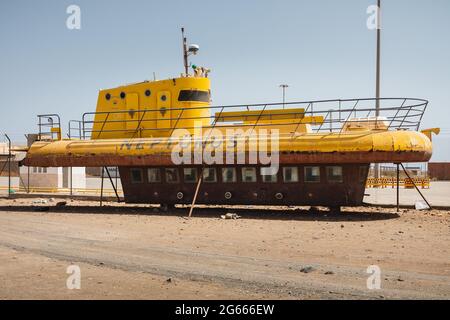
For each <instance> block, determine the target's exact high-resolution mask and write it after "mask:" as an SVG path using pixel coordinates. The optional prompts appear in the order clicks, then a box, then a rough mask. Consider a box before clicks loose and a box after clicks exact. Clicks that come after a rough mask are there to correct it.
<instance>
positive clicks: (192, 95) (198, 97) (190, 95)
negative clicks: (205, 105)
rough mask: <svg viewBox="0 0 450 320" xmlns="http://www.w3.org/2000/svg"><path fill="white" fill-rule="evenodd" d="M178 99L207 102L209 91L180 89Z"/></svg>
mask: <svg viewBox="0 0 450 320" xmlns="http://www.w3.org/2000/svg"><path fill="white" fill-rule="evenodd" d="M178 101H200V102H209V92H208V91H200V90H181V91H180V94H179V95H178Z"/></svg>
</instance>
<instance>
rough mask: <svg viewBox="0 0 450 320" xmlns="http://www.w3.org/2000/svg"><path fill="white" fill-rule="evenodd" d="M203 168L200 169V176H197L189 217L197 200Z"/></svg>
mask: <svg viewBox="0 0 450 320" xmlns="http://www.w3.org/2000/svg"><path fill="white" fill-rule="evenodd" d="M203 170H204V169H203V168H202V170H201V171H200V177H199V178H198V182H197V187H196V188H195V194H194V198H193V199H192V203H191V208H190V209H189V218H190V217H191V216H192V211H194V206H195V202H196V201H197V196H198V191H199V190H200V185H201V184H202V181H203Z"/></svg>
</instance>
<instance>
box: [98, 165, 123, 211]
mask: <svg viewBox="0 0 450 320" xmlns="http://www.w3.org/2000/svg"><path fill="white" fill-rule="evenodd" d="M104 168H105V171H106V174H107V175H108V178H109V182H111V185H112V187H113V189H114V193H115V194H116V197H117V202H118V203H120V197H119V194H118V193H117V188H116V187H117V186H116V185H114V182H113V180H112V178H111V174H110V173H109V170H108V167H104ZM102 177H103V173H102Z"/></svg>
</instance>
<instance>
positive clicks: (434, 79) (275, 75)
mask: <svg viewBox="0 0 450 320" xmlns="http://www.w3.org/2000/svg"><path fill="white" fill-rule="evenodd" d="M375 2H376V1H375V0H339V1H337V0H303V1H302V0H292V1H283V0H277V1H275V0H246V1H243V0H240V1H237V0H226V1H225V0H222V1H215V0H202V1H196V0H192V1H174V0H172V1H151V0H146V1H138V0H109V1H106V0H78V1H75V0H70V1H65V0H61V1H57V0H40V1H37V0H33V1H32V0H29V1H24V0H15V1H12V0H9V1H6V0H2V1H1V2H0V40H1V47H0V48H1V50H0V93H1V97H2V99H1V105H0V108H1V114H0V132H6V133H9V134H10V135H11V136H12V137H13V139H14V140H15V141H20V140H23V134H24V133H29V132H35V131H36V129H37V127H36V122H37V118H36V114H38V113H59V114H60V115H61V117H62V119H63V122H64V124H66V123H67V122H68V120H70V119H80V117H81V114H82V113H83V112H86V111H94V110H95V104H96V99H97V92H98V90H99V89H101V88H108V87H113V86H117V85H121V84H124V83H130V82H137V81H141V80H145V79H152V78H153V72H155V73H156V75H157V77H158V78H159V79H163V78H169V77H175V76H178V75H179V74H180V72H182V70H183V64H182V56H181V43H180V42H181V35H180V27H181V26H184V27H185V28H186V29H187V35H188V38H189V40H190V42H191V43H196V44H199V45H200V53H199V55H197V56H196V57H194V58H193V59H192V62H193V63H195V64H198V65H202V66H208V67H210V68H211V69H212V73H211V75H210V78H211V80H212V97H213V104H239V103H256V102H273V101H279V100H280V99H281V89H280V88H279V87H278V86H279V84H281V83H287V84H289V85H290V87H289V88H288V90H287V99H288V100H292V101H298V100H309V99H327V98H353V97H373V96H374V87H375V84H374V83H375V36H376V34H375V31H371V30H368V29H367V27H366V20H367V17H368V14H367V13H366V10H367V7H368V6H369V5H371V4H375ZM71 4H76V5H78V6H79V7H80V8H81V30H69V29H68V28H67V27H66V19H67V17H68V14H67V13H66V8H67V7H68V6H69V5H71ZM382 22H383V30H382V33H383V34H382V40H383V45H382V96H384V97H417V98H425V99H428V100H430V105H429V109H428V112H427V113H426V115H425V117H424V120H423V126H422V127H424V128H425V127H441V128H442V129H443V133H442V134H441V136H439V137H438V138H436V139H435V140H434V142H435V154H434V156H433V160H435V161H438V160H446V161H450V116H449V115H450V1H449V0H432V1H425V0H383V19H382Z"/></svg>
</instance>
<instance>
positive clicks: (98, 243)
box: [0, 199, 450, 299]
mask: <svg viewBox="0 0 450 320" xmlns="http://www.w3.org/2000/svg"><path fill="white" fill-rule="evenodd" d="M31 201H32V200H30V199H17V200H14V201H13V200H0V298H1V299H13V298H19V299H22V298H43V299H55V298H56V299H71V298H79V299H95V298H97V299H110V298H119V299H121V298H124V299H128V298H137V299H147V298H149V299H168V298H170V299H200V298H201V299H231V298H235V299H267V298H274V299H279V298H282V299H316V298H317V299H343V298H350V299H391V298H394V299H396V298H408V299H410V298H412V299H418V298H425V299H433V298H444V299H449V298H450V245H449V243H450V212H445V211H431V212H419V211H412V210H408V211H403V212H401V213H400V214H399V215H397V214H396V213H395V212H394V211H393V210H388V209H381V208H365V207H364V208H363V207H361V208H353V209H348V211H345V212H343V213H342V214H341V215H339V216H337V215H329V214H327V213H326V212H325V211H320V212H315V213H312V212H308V211H305V210H299V209H297V210H293V209H286V210H285V211H267V210H255V209H246V210H230V209H228V210H224V209H214V210H213V209H198V210H196V211H195V212H194V214H195V217H194V218H191V219H186V218H184V217H183V215H186V210H185V209H175V210H173V211H171V212H168V213H161V212H158V211H157V210H156V209H152V208H148V207H142V206H141V207H138V206H126V205H120V206H117V207H114V208H112V207H108V206H107V207H103V208H97V207H95V206H96V205H97V203H90V202H69V203H68V205H67V206H66V207H62V208H56V207H54V203H49V204H48V205H49V206H50V211H46V212H39V211H34V210H33V208H32V206H31V205H30V204H31ZM110 205H112V204H110ZM225 212H236V213H237V214H239V215H241V216H242V217H241V218H240V219H238V220H222V219H220V217H219V216H220V214H224V213H225ZM69 265H78V266H79V267H80V270H81V289H80V290H69V289H67V287H66V279H67V277H68V276H69V275H68V274H66V268H67V267H68V266H69ZM369 265H377V266H379V268H380V269H381V278H380V280H381V289H379V290H377V289H368V288H367V278H368V277H369V274H368V273H367V272H366V271H367V268H368V266H369Z"/></svg>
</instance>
